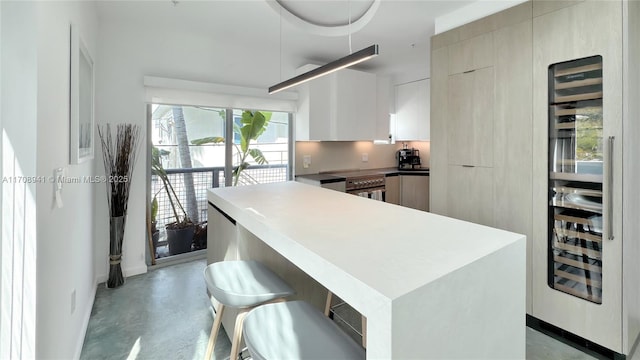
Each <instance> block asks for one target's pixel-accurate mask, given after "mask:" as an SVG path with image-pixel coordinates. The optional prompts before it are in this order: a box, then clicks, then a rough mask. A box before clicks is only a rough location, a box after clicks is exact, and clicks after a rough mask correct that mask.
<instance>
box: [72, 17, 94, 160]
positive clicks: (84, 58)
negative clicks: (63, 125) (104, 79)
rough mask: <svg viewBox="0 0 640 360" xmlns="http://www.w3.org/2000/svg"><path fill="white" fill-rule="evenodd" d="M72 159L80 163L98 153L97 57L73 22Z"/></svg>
mask: <svg viewBox="0 0 640 360" xmlns="http://www.w3.org/2000/svg"><path fill="white" fill-rule="evenodd" d="M70 70H71V76H70V99H69V104H70V106H71V107H70V111H69V116H70V131H69V139H70V141H69V145H70V153H69V155H70V160H69V162H70V163H71V164H80V163H82V162H84V161H86V160H89V159H93V153H94V142H95V141H94V114H93V110H94V106H93V95H94V72H93V59H92V58H91V54H90V53H89V50H88V49H87V47H86V45H85V44H84V42H83V41H82V37H81V36H80V34H79V31H78V27H77V26H75V25H73V24H72V25H71V64H70Z"/></svg>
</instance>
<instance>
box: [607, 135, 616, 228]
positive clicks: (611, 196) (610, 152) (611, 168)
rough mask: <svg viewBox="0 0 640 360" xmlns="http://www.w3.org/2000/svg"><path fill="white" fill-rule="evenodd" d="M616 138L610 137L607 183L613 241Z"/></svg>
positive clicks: (608, 215)
mask: <svg viewBox="0 0 640 360" xmlns="http://www.w3.org/2000/svg"><path fill="white" fill-rule="evenodd" d="M614 140H615V136H609V172H608V174H607V182H608V183H609V194H608V195H609V196H608V197H607V219H608V220H609V236H608V238H609V240H613V141H614Z"/></svg>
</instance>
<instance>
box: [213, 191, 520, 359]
mask: <svg viewBox="0 0 640 360" xmlns="http://www.w3.org/2000/svg"><path fill="white" fill-rule="evenodd" d="M208 200H209V202H210V203H211V204H213V205H215V206H216V207H217V208H219V209H220V210H221V211H222V212H224V213H226V214H228V216H230V217H231V218H233V219H234V220H235V221H236V222H237V224H239V225H240V226H242V227H244V228H246V230H248V231H250V232H251V233H253V234H254V235H255V236H256V237H258V238H260V239H261V240H262V241H263V242H264V243H266V244H267V245H268V246H270V247H271V248H273V249H274V250H275V251H277V252H278V253H280V254H281V255H282V256H284V257H285V258H286V259H287V260H289V261H290V262H291V263H293V264H294V265H296V266H297V267H299V268H300V269H301V270H302V271H304V272H305V273H307V274H308V275H309V276H311V277H312V278H314V279H315V280H317V281H318V282H319V283H320V284H322V285H324V286H325V287H326V288H328V289H329V290H331V291H332V292H334V293H335V294H337V295H338V296H339V297H340V298H342V299H343V300H345V301H346V302H347V303H349V304H350V305H351V306H353V307H354V308H355V309H356V310H358V311H359V312H360V313H361V314H363V315H365V316H366V317H367V319H368V323H367V324H368V325H367V333H368V339H369V340H368V347H367V357H368V358H406V357H411V356H418V357H423V355H424V356H427V357H429V356H433V357H442V356H445V354H446V357H449V356H453V355H455V356H454V357H456V356H457V357H469V356H471V357H487V358H488V357H498V356H499V357H508V358H523V357H524V341H525V340H524V339H525V333H524V330H525V323H524V320H525V283H526V281H525V237H524V235H520V234H515V233H511V232H506V231H502V230H498V229H494V228H490V227H486V226H481V225H477V224H472V223H469V222H464V221H460V220H455V219H451V218H447V217H443V216H439V215H436V214H431V213H427V212H423V211H417V210H413V209H408V208H404V207H400V206H395V205H391V204H386V203H383V202H377V201H371V200H369V199H364V198H360V197H357V196H351V195H348V194H345V193H340V192H336V191H330V190H326V189H322V188H319V187H314V186H310V185H306V184H301V183H297V182H284V183H273V184H262V185H254V186H244V187H228V188H217V189H211V190H209V192H208ZM416 348H421V350H420V352H419V353H414V352H412V349H414V350H415V349H416ZM424 348H427V349H425V350H424V351H423V349H424ZM456 354H457V355H456ZM458 355H459V356H458Z"/></svg>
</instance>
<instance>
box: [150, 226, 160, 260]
mask: <svg viewBox="0 0 640 360" xmlns="http://www.w3.org/2000/svg"><path fill="white" fill-rule="evenodd" d="M151 240H152V241H153V256H154V257H155V256H156V249H158V241H159V240H160V230H156V231H154V232H153V234H151Z"/></svg>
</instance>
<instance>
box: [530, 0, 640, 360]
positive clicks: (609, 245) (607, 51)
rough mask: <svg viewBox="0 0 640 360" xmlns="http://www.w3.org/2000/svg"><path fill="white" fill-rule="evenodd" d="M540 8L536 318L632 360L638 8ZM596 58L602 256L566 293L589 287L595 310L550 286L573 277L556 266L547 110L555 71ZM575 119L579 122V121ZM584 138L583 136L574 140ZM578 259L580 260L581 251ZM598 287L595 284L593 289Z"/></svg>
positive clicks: (637, 302) (639, 126)
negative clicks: (553, 68) (561, 273)
mask: <svg viewBox="0 0 640 360" xmlns="http://www.w3.org/2000/svg"><path fill="white" fill-rule="evenodd" d="M533 5H534V6H533V10H534V19H533V121H534V127H533V140H534V156H533V159H534V173H533V176H534V179H536V181H535V182H534V192H533V198H534V203H533V205H534V208H533V214H534V217H533V226H534V232H533V239H532V240H533V244H534V246H533V249H532V250H533V253H532V259H533V263H532V269H531V271H532V273H533V288H532V302H533V308H532V312H531V315H533V316H534V317H535V318H536V319H540V320H542V321H544V322H547V323H550V324H552V325H554V326H557V327H559V328H562V329H564V330H566V331H569V332H571V333H573V334H576V335H578V336H580V337H582V338H585V339H587V340H589V341H592V342H594V343H596V344H598V345H601V346H603V347H605V348H606V349H609V350H612V351H614V352H616V353H618V354H629V352H630V350H631V349H632V347H633V346H634V343H635V341H636V339H637V337H638V334H639V333H640V293H639V292H640V286H639V285H638V284H639V283H640V277H639V276H640V268H639V267H638V265H637V264H638V256H640V245H639V241H638V236H639V235H638V234H639V233H640V232H639V231H640V228H639V225H638V223H639V221H638V219H639V218H640V211H639V208H638V204H637V201H638V199H640V191H639V190H638V184H640V171H638V165H636V163H637V162H638V156H639V154H640V136H639V135H640V133H639V130H640V118H639V117H638V114H639V113H638V111H637V110H638V105H637V103H638V99H639V95H640V93H639V92H638V82H639V80H640V79H639V78H638V70H637V68H638V63H639V61H640V58H639V57H638V55H639V54H638V47H639V46H640V45H639V42H640V31H638V20H639V18H640V13H639V9H638V8H639V6H638V2H637V1H595V0H589V1H582V2H577V3H576V2H573V3H571V6H566V7H561V8H558V9H554V8H549V7H548V5H549V4H545V2H542V1H541V2H538V1H535V2H534V3H533ZM603 29H606V31H603ZM594 56H600V57H601V58H602V62H601V84H602V85H601V87H602V95H601V102H602V105H601V109H602V110H601V114H602V115H601V118H602V125H601V129H598V130H599V131H601V132H602V143H601V144H597V151H602V154H603V156H602V159H601V160H599V161H600V162H601V164H602V165H601V166H602V172H601V180H600V182H601V184H602V185H601V186H602V195H601V204H602V205H601V212H602V215H601V216H600V217H599V218H598V219H599V223H598V224H599V228H597V229H596V234H597V235H598V236H601V238H598V239H596V240H599V241H598V242H597V248H598V253H596V254H595V255H594V256H593V257H591V256H587V255H581V256H579V258H581V259H583V260H582V261H581V262H580V263H578V264H575V265H578V266H583V265H584V264H587V263H588V262H590V263H595V264H597V265H598V266H597V267H596V268H595V269H591V270H590V272H595V273H596V274H595V275H590V276H587V277H586V278H577V279H575V281H573V282H567V283H566V284H568V285H570V286H575V287H574V288H576V289H577V288H580V286H581V285H582V287H581V288H585V287H586V289H587V290H589V291H593V293H594V294H600V293H601V296H600V297H599V298H597V301H596V302H594V301H588V300H585V299H583V298H581V297H580V296H579V295H575V294H571V293H567V290H565V291H560V290H561V289H560V290H559V289H557V288H553V287H552V286H550V284H551V285H554V284H555V283H557V282H558V281H565V280H563V279H562V276H559V275H558V272H557V271H558V270H562V271H565V272H564V274H566V271H568V270H564V269H561V267H559V264H560V263H557V262H555V261H552V260H551V259H555V258H556V256H557V254H556V251H557V250H555V244H556V242H557V241H558V240H557V239H556V237H558V236H559V235H557V234H558V233H559V231H558V227H559V226H562V225H563V224H562V223H560V222H559V221H558V220H553V222H551V220H550V216H554V215H553V213H552V212H551V210H550V209H549V195H548V193H549V190H548V189H549V186H550V185H548V183H547V182H546V181H545V180H546V179H547V178H549V177H550V176H552V173H551V171H550V167H549V161H550V160H549V158H550V157H548V155H547V154H548V153H549V151H550V150H548V149H549V148H550V146H549V144H550V142H551V141H552V139H551V137H552V136H553V132H552V129H550V125H549V124H550V119H549V118H550V116H551V114H552V110H553V109H554V107H553V106H552V105H550V104H552V103H553V100H552V97H551V96H549V94H550V93H551V94H553V93H552V91H551V90H550V89H552V87H551V84H552V83H553V82H554V81H555V82H556V83H557V81H558V80H555V79H552V76H551V75H550V68H549V66H550V65H553V64H559V63H560V64H562V63H565V62H567V61H571V60H575V59H583V58H589V57H594ZM577 81H579V79H578V80H577ZM577 81H576V82H577ZM555 86H557V85H555ZM576 108H577V109H579V108H578V107H576ZM575 116H576V121H578V120H579V116H581V115H580V114H577V115H575ZM582 116H584V115H582ZM555 126H556V128H557V126H558V125H555ZM579 131H580V129H579V128H577V129H576V132H579ZM550 134H551V135H550ZM578 135H579V134H578ZM576 172H577V171H576ZM553 174H555V173H553ZM556 192H557V190H556ZM555 199H557V195H556V197H555ZM554 219H557V215H556V216H555V217H554ZM569 223H570V222H569ZM569 225H570V224H569ZM598 231H599V232H598ZM562 236H564V235H560V237H561V238H562ZM561 241H564V240H561ZM562 244H563V243H562ZM573 253H576V254H577V255H579V253H578V252H576V251H574V252H573ZM562 267H566V265H562ZM573 268H574V269H575V267H573ZM587 274H588V273H587ZM595 278H597V279H598V282H593V280H592V279H595ZM593 288H595V289H594V290H592V289H593ZM565 289H566V287H565ZM569 290H571V289H569Z"/></svg>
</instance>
